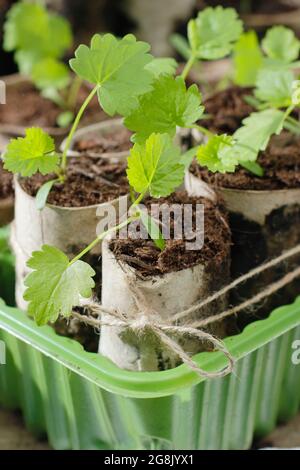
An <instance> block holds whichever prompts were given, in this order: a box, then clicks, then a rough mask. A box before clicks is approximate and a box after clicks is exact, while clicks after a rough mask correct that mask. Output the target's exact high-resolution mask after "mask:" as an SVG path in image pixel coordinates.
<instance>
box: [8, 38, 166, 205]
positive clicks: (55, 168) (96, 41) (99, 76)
mask: <svg viewBox="0 0 300 470" xmlns="http://www.w3.org/2000/svg"><path fill="white" fill-rule="evenodd" d="M149 49H150V46H149V45H148V44H147V43H145V42H141V41H136V39H135V37H134V36H133V35H127V36H125V37H124V38H123V39H121V40H119V39H117V38H115V37H114V36H113V35H111V34H105V35H104V36H100V35H97V34H96V35H95V36H94V37H93V38H92V41H91V46H90V47H88V46H84V45H81V46H79V47H78V49H77V51H76V53H75V56H76V57H75V58H74V59H72V60H71V61H70V65H71V67H72V69H73V70H74V72H75V73H76V75H77V77H79V78H80V79H85V80H87V81H89V82H90V83H91V84H92V85H94V87H93V89H92V90H91V92H90V94H89V95H88V97H87V98H86V100H85V101H84V103H83V104H82V106H81V108H80V110H79V111H78V114H77V116H76V118H75V120H74V123H73V125H72V128H71V130H70V132H69V135H68V138H67V141H66V145H65V148H64V151H63V153H62V154H60V153H59V152H57V151H56V150H55V144H54V140H53V139H52V138H51V137H50V136H49V135H48V134H47V133H45V132H44V131H43V130H42V129H38V128H32V129H27V131H26V135H25V137H19V138H17V139H12V140H11V142H10V143H9V145H8V146H7V149H6V152H5V154H4V155H3V160H4V167H5V169H7V170H9V171H12V172H13V173H18V174H20V175H21V176H23V177H29V176H32V175H34V174H35V173H37V172H40V173H41V174H43V175H48V174H53V173H54V174H55V175H56V177H55V178H54V179H52V180H51V181H48V182H47V183H46V184H45V185H44V186H42V188H41V189H40V191H39V192H38V194H37V205H38V208H39V209H42V208H43V207H44V205H45V203H46V200H47V197H48V194H49V191H50V190H51V189H52V187H53V185H54V184H55V183H58V182H59V183H61V184H64V183H65V181H66V178H67V162H68V159H67V154H68V150H69V148H70V145H71V141H72V138H73V135H74V133H75V131H76V129H77V127H78V125H79V123H80V120H81V118H82V116H83V114H84V112H85V110H86V108H87V107H88V105H89V103H90V102H91V100H92V99H93V97H94V96H95V95H98V98H99V103H100V105H101V106H102V108H103V110H104V111H106V112H107V114H109V115H110V116H113V115H115V114H116V113H120V114H123V115H126V114H127V113H128V112H130V110H131V109H132V108H134V107H135V106H136V105H137V103H138V96H139V95H140V94H141V93H145V92H147V91H149V90H150V89H151V84H152V82H153V81H154V79H155V77H156V76H157V75H158V74H159V72H158V68H159V66H161V67H162V71H163V73H164V72H165V70H166V65H167V66H168V67H170V63H168V62H166V61H163V62H157V61H156V60H155V59H153V57H152V56H151V55H150V54H149V53H148V51H149ZM171 64H172V63H171ZM148 68H149V69H148ZM137 77H138V78H137Z"/></svg>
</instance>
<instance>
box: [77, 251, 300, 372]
mask: <svg viewBox="0 0 300 470" xmlns="http://www.w3.org/2000/svg"><path fill="white" fill-rule="evenodd" d="M297 254H300V244H299V245H297V246H296V247H294V248H291V249H290V250H287V251H286V252H284V253H282V254H281V255H280V256H278V257H276V258H274V259H272V260H271V261H268V262H266V263H264V264H262V265H261V266H259V267H258V268H255V269H253V270H251V271H249V272H248V273H247V274H244V275H243V276H241V277H239V278H237V279H236V280H234V281H233V282H232V283H230V284H229V285H227V286H225V287H224V288H223V289H221V290H220V291H218V292H216V293H214V294H213V295H211V296H209V297H207V298H206V299H204V300H203V301H201V302H197V303H196V304H194V305H193V306H191V307H190V308H188V309H186V310H184V311H182V312H178V313H177V314H175V315H172V317H169V318H168V319H166V320H162V319H161V317H160V316H159V314H158V313H157V312H155V311H154V310H153V309H152V308H151V307H150V306H149V305H147V303H146V301H145V298H144V296H143V294H142V292H141V291H140V290H138V289H137V288H136V286H135V285H134V284H133V283H130V281H128V287H129V288H130V290H131V292H132V294H133V297H134V300H135V302H136V305H137V307H138V308H137V313H136V314H135V315H134V316H130V317H127V316H125V315H124V314H123V313H121V312H118V311H115V310H109V309H107V308H104V307H102V305H101V304H99V303H97V302H95V301H93V300H85V299H82V301H81V304H80V305H81V306H82V307H84V308H85V309H86V310H87V312H88V315H82V314H80V313H78V312H74V311H73V312H72V316H73V317H74V318H76V319H77V320H79V321H80V322H82V323H85V324H87V325H90V326H93V327H95V328H97V329H100V328H101V326H109V327H121V328H124V329H130V330H132V331H134V332H135V333H136V334H138V335H142V334H145V332H146V331H148V332H150V331H151V332H152V333H153V334H155V335H156V336H157V337H158V338H159V339H160V341H161V342H162V343H163V344H164V345H165V346H166V347H167V348H168V349H170V350H171V351H173V352H174V353H176V354H177V355H178V356H179V357H180V359H181V361H182V362H183V363H185V364H187V365H188V367H189V368H190V369H191V370H193V371H194V372H196V373H197V374H199V375H200V376H201V377H204V378H217V377H224V376H225V375H227V374H229V373H231V372H232V371H233V369H234V365H235V360H234V358H233V356H232V355H231V353H230V352H229V350H228V349H227V348H226V346H225V344H224V343H223V342H222V341H221V340H220V339H218V338H216V337H215V336H213V335H212V334H210V333H207V332H205V331H203V330H201V328H205V327H207V326H208V325H211V324H212V323H215V322H219V321H222V320H224V319H225V318H227V317H229V316H232V315H236V314H238V313H239V312H241V311H242V310H245V309H247V308H249V307H251V306H252V305H254V304H256V303H258V302H260V301H262V300H264V299H265V298H267V297H269V296H270V295H272V294H274V293H275V292H277V291H278V290H280V289H281V288H283V287H284V286H286V285H288V284H289V283H291V282H292V281H294V280H295V279H296V278H297V277H300V267H297V268H295V269H294V270H293V271H291V272H289V273H287V274H286V275H285V276H283V277H282V278H280V279H279V280H278V281H276V282H274V283H272V284H269V285H268V286H266V287H265V288H264V289H263V290H262V291H261V292H259V293H257V294H256V295H254V296H253V297H251V298H250V299H247V300H245V301H243V302H242V303H240V304H239V305H237V306H234V307H232V308H229V309H227V310H225V311H223V312H221V313H218V314H215V315H211V316H210V317H208V318H205V319H204V320H199V321H192V322H191V321H189V320H190V316H191V314H193V313H195V312H199V310H201V309H202V308H203V307H204V306H206V305H208V304H211V303H212V302H214V301H215V300H217V299H219V298H220V297H222V296H224V295H225V294H227V293H228V292H229V291H231V290H232V289H234V288H235V287H237V286H238V285H240V284H242V283H243V282H245V281H247V280H249V279H251V278H253V277H255V276H257V275H259V274H261V273H262V272H264V271H266V270H268V269H270V268H272V267H274V266H277V265H278V264H280V263H282V262H283V261H286V260H287V259H289V258H291V257H293V256H295V255H297ZM102 314H105V315H106V320H105V321H104V320H101V319H99V318H93V317H94V316H97V317H99V316H101V315H102ZM107 315H109V319H108V318H107ZM179 321H180V322H182V321H185V324H178V322H179ZM170 335H171V336H172V335H175V336H176V335H177V336H178V335H179V336H182V335H189V336H191V337H193V338H197V339H199V340H201V341H206V342H209V343H210V344H211V345H212V346H213V347H214V349H215V350H217V351H219V352H221V353H223V354H224V356H225V357H226V358H227V359H228V365H227V366H226V367H225V368H224V369H222V370H220V371H215V372H207V371H205V370H203V369H202V368H201V367H200V366H199V365H198V364H196V363H195V362H194V361H193V360H192V359H191V358H190V356H189V355H188V354H187V353H186V352H185V351H184V349H183V348H182V347H181V346H180V345H179V343H178V342H177V341H176V340H175V339H173V338H172V337H171V336H170Z"/></svg>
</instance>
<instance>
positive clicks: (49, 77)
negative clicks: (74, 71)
mask: <svg viewBox="0 0 300 470" xmlns="http://www.w3.org/2000/svg"><path fill="white" fill-rule="evenodd" d="M31 78H32V80H33V82H34V84H35V85H36V87H37V88H39V89H41V90H43V89H45V88H56V89H57V90H62V89H64V88H66V87H67V86H68V85H69V83H70V79H71V77H70V73H69V69H68V67H67V66H66V65H65V64H64V63H63V62H61V61H59V60H57V59H53V58H52V57H48V58H46V59H43V60H41V61H39V62H38V63H37V64H35V65H34V66H33V68H32V72H31Z"/></svg>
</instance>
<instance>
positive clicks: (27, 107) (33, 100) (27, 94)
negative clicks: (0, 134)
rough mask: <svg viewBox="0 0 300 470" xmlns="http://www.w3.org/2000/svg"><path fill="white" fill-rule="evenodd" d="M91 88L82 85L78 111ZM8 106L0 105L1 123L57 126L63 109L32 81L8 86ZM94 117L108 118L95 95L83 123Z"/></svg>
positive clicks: (27, 125) (99, 118)
mask: <svg viewBox="0 0 300 470" xmlns="http://www.w3.org/2000/svg"><path fill="white" fill-rule="evenodd" d="M89 92H90V90H88V89H87V88H86V87H81V89H80V92H79V94H78V100H77V106H76V112H77V111H78V110H79V107H80V106H81V104H82V103H83V101H84V100H85V98H86V97H87V96H88V94H89ZM6 102H7V104H6V106H0V124H5V125H12V126H24V127H30V126H35V127H37V126H39V127H57V124H56V120H57V117H58V116H59V114H60V113H61V112H62V111H63V110H62V109H61V108H59V107H57V106H56V105H55V103H53V102H52V101H51V100H48V99H46V98H43V97H42V96H41V95H40V93H39V91H38V90H36V88H35V87H34V86H33V85H32V84H30V83H20V84H19V85H16V86H8V87H7V96H6ZM92 118H94V119H95V118H97V120H98V121H99V120H104V119H106V115H105V113H104V112H103V111H102V110H101V108H100V106H99V103H98V99H97V98H96V97H95V98H94V99H93V100H92V102H91V103H90V105H89V107H88V108H87V110H86V112H85V114H84V116H83V119H82V121H81V124H82V123H83V124H84V123H85V122H90V121H91V119H92Z"/></svg>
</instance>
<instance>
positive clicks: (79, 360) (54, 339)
mask: <svg viewBox="0 0 300 470" xmlns="http://www.w3.org/2000/svg"><path fill="white" fill-rule="evenodd" d="M299 324H300V297H298V298H297V299H296V301H295V302H294V303H293V304H291V305H287V306H282V307H279V308H277V309H276V310H274V312H272V314H271V315H270V316H269V317H268V318H267V319H265V320H258V321H256V322H254V323H251V324H250V325H248V326H247V327H246V328H245V329H244V331H243V332H242V333H240V334H239V335H236V336H232V337H228V338H226V339H225V340H224V342H225V344H226V346H227V348H228V349H229V351H230V353H231V354H232V355H233V356H234V358H235V360H236V361H239V360H240V359H241V358H243V357H245V356H247V355H248V354H250V353H251V352H252V351H255V350H257V349H259V348H260V347H262V346H264V345H265V344H267V343H269V342H271V341H272V340H273V339H275V338H278V337H279V336H281V335H283V334H284V333H285V332H287V331H290V330H291V329H293V328H295V327H296V326H298V325H299ZM0 328H2V329H3V330H5V331H6V332H8V333H10V334H12V335H13V336H14V337H16V338H18V339H20V340H21V341H23V342H25V343H27V344H28V345H30V346H32V347H33V348H34V349H36V350H38V351H40V352H41V353H42V354H44V355H46V356H48V357H51V358H52V359H53V360H55V361H57V362H59V363H60V364H62V365H63V366H65V367H66V368H68V369H70V370H72V371H73V372H75V373H77V374H79V375H80V376H81V377H83V378H85V379H86V380H88V381H90V382H92V383H94V384H96V385H98V386H99V387H101V388H103V389H104V390H107V391H108V392H112V393H115V394H120V395H122V396H125V397H132V398H159V397H163V396H169V395H172V394H174V393H177V392H180V391H181V390H183V389H187V388H189V387H191V386H193V385H196V384H197V383H200V382H201V381H203V380H205V379H204V378H202V377H200V376H199V375H198V374H196V373H195V372H193V371H191V370H190V369H189V368H188V366H186V365H184V364H183V365H181V366H179V367H177V368H175V369H171V370H167V371H162V372H129V371H125V370H121V369H119V368H118V367H117V366H115V365H114V364H113V363H112V362H111V361H110V360H108V359H107V358H105V357H103V356H101V355H99V354H94V353H88V352H86V351H84V350H83V348H82V346H81V345H80V344H79V343H78V342H77V341H74V340H72V339H69V338H65V337H62V336H58V335H57V334H56V333H55V332H54V330H53V329H52V328H51V327H49V326H43V327H38V326H36V325H35V323H34V322H33V321H32V320H31V319H30V318H28V317H27V315H26V314H25V313H24V312H21V311H20V310H18V309H16V308H11V307H7V306H6V305H5V303H4V302H3V301H2V300H0ZM194 360H195V362H196V363H197V364H199V365H200V366H201V368H203V369H204V370H206V371H210V372H211V371H216V370H220V369H222V368H224V367H225V366H226V364H227V359H226V358H225V357H224V355H223V354H222V353H220V352H217V351H216V352H203V353H199V354H197V355H196V356H194Z"/></svg>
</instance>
